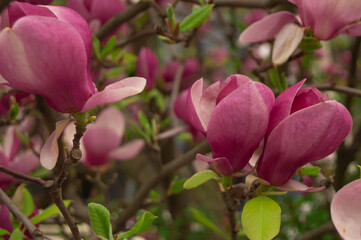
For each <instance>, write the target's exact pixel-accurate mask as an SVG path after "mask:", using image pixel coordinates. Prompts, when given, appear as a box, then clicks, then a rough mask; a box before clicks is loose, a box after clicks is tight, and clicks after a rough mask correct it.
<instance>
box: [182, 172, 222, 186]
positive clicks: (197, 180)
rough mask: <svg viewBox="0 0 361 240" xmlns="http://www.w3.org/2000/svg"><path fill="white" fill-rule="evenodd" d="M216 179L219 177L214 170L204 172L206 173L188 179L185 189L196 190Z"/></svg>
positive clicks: (199, 173)
mask: <svg viewBox="0 0 361 240" xmlns="http://www.w3.org/2000/svg"><path fill="white" fill-rule="evenodd" d="M215 177H217V174H216V173H215V172H213V171H212V170H204V171H202V172H198V173H196V174H194V175H193V176H192V177H190V178H188V179H187V181H186V182H185V183H184V185H183V187H184V188H185V189H192V188H196V187H198V186H200V185H202V184H203V183H206V182H208V181H209V180H211V179H213V178H215Z"/></svg>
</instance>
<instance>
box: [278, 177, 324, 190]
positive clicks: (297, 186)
mask: <svg viewBox="0 0 361 240" xmlns="http://www.w3.org/2000/svg"><path fill="white" fill-rule="evenodd" d="M276 188H278V189H280V190H282V191H287V192H320V191H322V190H323V189H325V187H324V186H323V187H309V186H307V185H305V184H303V183H300V182H298V181H295V180H293V179H290V180H289V181H288V182H286V183H285V184H284V185H282V186H276Z"/></svg>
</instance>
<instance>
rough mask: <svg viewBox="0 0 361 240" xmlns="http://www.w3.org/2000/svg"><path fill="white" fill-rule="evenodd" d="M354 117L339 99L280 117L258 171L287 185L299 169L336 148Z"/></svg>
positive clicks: (263, 175)
mask: <svg viewBox="0 0 361 240" xmlns="http://www.w3.org/2000/svg"><path fill="white" fill-rule="evenodd" d="M351 128H352V118H351V115H350V113H349V112H348V111H347V109H346V108H345V107H344V106H343V105H342V104H340V103H338V102H336V101H326V102H322V103H319V104H316V105H313V106H311V107H308V108H304V109H302V110H299V111H297V112H295V113H294V114H292V115H290V116H289V117H287V118H285V119H284V120H283V121H281V122H280V123H279V124H278V125H277V127H276V128H274V129H273V131H272V132H271V134H270V135H269V137H268V140H267V143H266V145H265V148H264V151H263V153H262V156H261V158H260V160H259V162H258V167H257V173H258V175H259V177H260V178H262V179H265V180H266V181H268V182H270V183H271V184H272V185H275V186H281V185H284V184H285V183H286V182H287V181H288V180H289V179H291V178H292V176H293V175H294V174H295V172H296V170H297V169H298V168H299V167H301V166H303V165H305V164H307V163H308V162H311V161H316V160H319V159H322V158H324V157H326V156H328V155H329V154H331V153H332V152H334V151H335V150H336V149H337V147H338V146H339V145H340V144H341V142H342V141H343V140H344V139H345V138H346V137H347V136H348V134H349V133H350V131H351Z"/></svg>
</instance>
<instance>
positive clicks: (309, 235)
mask: <svg viewBox="0 0 361 240" xmlns="http://www.w3.org/2000/svg"><path fill="white" fill-rule="evenodd" d="M336 232H337V231H336V228H335V227H334V226H333V223H332V222H331V221H328V222H326V223H325V224H323V225H321V226H320V227H318V228H316V229H312V230H311V231H308V232H306V233H304V234H303V236H302V237H301V240H318V239H320V238H321V237H322V236H323V235H324V234H326V233H336Z"/></svg>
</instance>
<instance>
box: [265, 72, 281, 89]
mask: <svg viewBox="0 0 361 240" xmlns="http://www.w3.org/2000/svg"><path fill="white" fill-rule="evenodd" d="M268 74H269V79H270V81H271V83H272V85H273V86H274V87H275V88H277V90H278V91H279V92H280V93H281V92H282V91H283V87H282V84H281V79H280V75H279V73H278V70H277V68H275V67H273V68H271V69H270V70H269V72H268Z"/></svg>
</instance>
